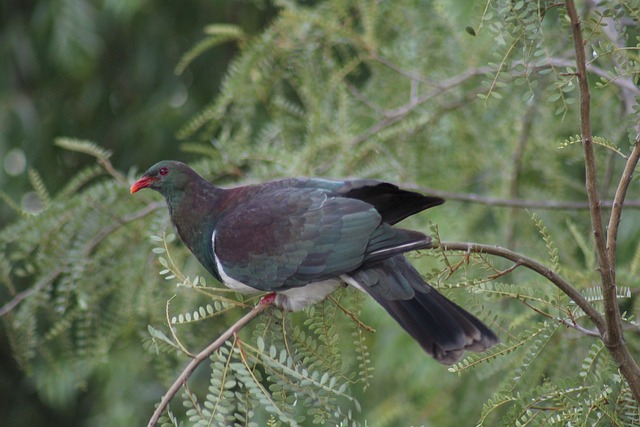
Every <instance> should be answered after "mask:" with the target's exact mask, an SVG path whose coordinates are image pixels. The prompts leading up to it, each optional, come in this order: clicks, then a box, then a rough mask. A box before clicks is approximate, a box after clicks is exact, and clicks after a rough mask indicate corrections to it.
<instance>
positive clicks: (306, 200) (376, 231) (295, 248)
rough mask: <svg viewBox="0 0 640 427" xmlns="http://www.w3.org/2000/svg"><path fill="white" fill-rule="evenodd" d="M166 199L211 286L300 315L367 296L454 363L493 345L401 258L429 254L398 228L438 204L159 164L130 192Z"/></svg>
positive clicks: (362, 188) (425, 240)
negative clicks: (338, 296)
mask: <svg viewBox="0 0 640 427" xmlns="http://www.w3.org/2000/svg"><path fill="white" fill-rule="evenodd" d="M143 188H151V189H153V190H156V191H158V192H159V193H160V194H162V195H163V196H164V198H165V199H166V201H167V205H168V207H169V213H170V216H171V220H172V221H173V224H174V225H175V227H176V229H177V231H178V234H179V235H180V238H181V239H182V241H183V242H184V243H185V244H186V245H187V247H188V248H189V249H190V250H191V252H192V253H193V254H194V255H195V257H196V258H197V259H198V261H200V263H201V264H202V265H203V266H204V267H205V268H206V269H207V271H209V273H211V274H212V275H213V276H215V277H216V278H217V279H218V280H219V281H221V282H222V283H224V284H225V285H226V286H228V287H229V288H231V289H235V290H237V291H240V292H272V293H275V304H276V305H277V306H279V307H281V308H283V309H285V310H300V309H303V308H305V307H307V306H309V305H311V304H314V303H316V302H318V301H321V300H323V299H324V298H325V297H326V296H327V295H329V294H330V293H331V292H333V291H334V290H336V289H337V288H338V287H339V286H340V285H341V284H343V283H346V284H349V285H352V286H354V287H355V288H357V289H359V290H361V291H363V292H365V293H367V294H369V295H371V296H372V297H373V298H374V299H375V300H376V301H377V302H378V303H379V304H380V305H381V306H382V307H383V308H384V309H385V310H386V311H387V312H388V313H389V314H390V315H391V316H392V317H393V318H394V319H395V320H396V321H397V322H398V323H399V324H400V326H402V327H403V328H404V329H405V330H406V331H407V332H408V333H409V334H410V335H411V336H412V337H413V338H414V339H415V340H416V341H417V342H418V343H419V344H420V345H421V346H422V348H423V349H424V350H425V351H426V352H427V353H428V354H430V355H432V356H433V357H434V358H435V359H436V360H438V361H439V362H441V363H445V364H452V363H455V362H456V361H457V360H459V359H460V357H461V356H462V353H463V352H464V351H465V350H471V351H478V352H480V351H484V350H485V349H487V348H488V347H490V346H491V345H493V344H495V343H497V342H498V338H497V337H496V335H495V334H494V333H493V332H492V331H491V330H490V329H489V328H488V327H486V326H485V325H484V324H483V323H482V322H481V321H480V320H478V319H477V318H476V317H474V316H473V315H471V314H470V313H468V312H467V311H465V310H464V309H462V308H461V307H459V306H458V305H456V304H455V303H453V302H451V301H449V300H448V299H447V298H445V297H444V296H443V295H441V294H440V293H439V292H438V291H436V290H435V289H434V288H432V287H431V286H429V285H428V284H427V283H425V281H424V280H423V279H422V277H421V276H420V274H419V273H418V272H417V271H416V270H415V269H414V268H413V266H412V265H411V264H410V263H409V262H408V261H407V259H406V258H405V257H404V256H403V253H405V252H408V251H412V250H416V249H424V248H429V247H431V238H430V237H428V236H426V235H424V234H423V233H420V232H418V231H412V230H406V229H402V228H396V227H393V225H394V224H396V223H397V222H399V221H401V220H403V219H405V218H406V217H408V216H410V215H413V214H415V213H418V212H420V211H422V210H425V209H428V208H430V207H433V206H437V205H440V204H442V203H443V202H444V200H442V199H440V198H437V197H429V196H423V195H422V194H419V193H415V192H411V191H405V190H401V189H400V188H398V187H397V186H395V185H393V184H389V183H386V182H381V181H375V180H348V181H331V180H325V179H306V178H291V179H282V180H277V181H271V182H266V183H263V184H257V185H247V186H242V187H236V188H231V189H222V188H218V187H216V186H214V185H213V184H211V183H210V182H208V181H207V180H205V179H204V178H203V177H201V176H200V175H198V174H197V173H196V172H195V171H194V170H192V169H191V168H189V167H188V166H187V165H185V164H184V163H180V162H177V161H161V162H159V163H157V164H155V165H154V166H152V167H151V168H149V170H147V171H146V172H145V173H144V175H142V177H141V178H140V179H139V180H138V181H137V182H135V183H134V184H133V185H132V186H131V193H135V192H137V191H139V190H141V189H143Z"/></svg>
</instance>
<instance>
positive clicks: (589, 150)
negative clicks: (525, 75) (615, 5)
mask: <svg viewBox="0 0 640 427" xmlns="http://www.w3.org/2000/svg"><path fill="white" fill-rule="evenodd" d="M565 7H566V9H567V14H568V15H569V20H570V22H571V33H572V35H573V46H574V50H575V54H576V66H577V67H576V71H577V73H576V74H577V77H578V88H579V91H580V128H581V133H582V146H583V149H584V162H585V175H586V176H585V182H586V189H587V196H588V198H589V206H590V207H589V212H590V214H591V215H590V216H591V227H592V229H593V236H594V240H595V246H596V253H597V255H598V269H599V271H600V277H601V279H602V299H603V304H604V319H605V323H606V330H605V332H606V333H603V334H602V341H603V342H604V344H605V346H606V347H607V349H608V350H609V352H610V353H611V356H612V357H613V358H614V360H615V361H616V363H617V365H618V367H619V369H620V372H621V374H622V375H623V376H624V378H625V379H626V381H627V383H628V384H629V387H630V388H631V392H632V393H633V395H634V398H635V400H636V401H637V402H638V403H640V368H639V367H638V364H637V363H636V362H635V360H634V359H633V356H632V355H631V353H630V352H629V348H628V347H627V345H626V343H625V342H624V337H623V332H622V322H621V316H620V308H619V307H618V298H617V295H616V278H615V270H614V265H615V262H614V260H613V259H612V258H611V257H610V255H611V254H615V248H611V247H608V246H607V244H608V243H613V244H615V240H616V238H615V235H614V236H611V235H609V237H608V238H606V237H605V234H604V226H603V220H602V211H601V207H600V200H599V197H598V187H597V175H596V161H595V153H594V148H593V135H592V132H591V117H590V114H591V113H590V108H591V101H590V94H589V81H588V76H587V67H586V58H585V46H584V41H583V39H582V29H581V23H580V18H579V17H578V12H577V10H576V6H575V3H574V1H573V0H566V3H565ZM636 151H637V146H636V147H635V148H634V150H633V153H634V154H635V155H636V156H637V153H636ZM636 163H637V159H636V160H635V161H634V162H632V163H631V164H630V163H629V161H627V165H626V167H625V176H623V177H622V179H621V181H620V184H619V185H618V190H619V191H617V192H616V198H615V200H616V201H617V202H618V206H617V207H616V204H615V203H614V207H613V211H612V215H611V220H612V221H614V227H615V229H616V230H617V222H618V221H619V218H620V212H621V209H622V202H623V201H624V197H625V194H626V189H627V187H628V182H627V179H626V173H627V172H631V173H632V172H633V169H634V168H635V165H636ZM610 224H611V223H610ZM602 332H603V331H602V330H601V333H602Z"/></svg>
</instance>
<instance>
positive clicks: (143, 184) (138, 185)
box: [129, 176, 158, 194]
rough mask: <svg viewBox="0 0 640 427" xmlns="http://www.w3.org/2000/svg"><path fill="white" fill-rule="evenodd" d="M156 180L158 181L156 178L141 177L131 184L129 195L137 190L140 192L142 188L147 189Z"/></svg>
mask: <svg viewBox="0 0 640 427" xmlns="http://www.w3.org/2000/svg"><path fill="white" fill-rule="evenodd" d="M157 180H158V179H157V178H152V177H150V176H143V177H142V178H140V179H139V180H137V181H136V182H134V183H133V185H132V186H131V189H130V190H129V191H130V192H131V194H133V193H135V192H137V191H139V190H142V189H143V188H147V187H148V186H150V185H151V184H153V183H154V182H156V181H157Z"/></svg>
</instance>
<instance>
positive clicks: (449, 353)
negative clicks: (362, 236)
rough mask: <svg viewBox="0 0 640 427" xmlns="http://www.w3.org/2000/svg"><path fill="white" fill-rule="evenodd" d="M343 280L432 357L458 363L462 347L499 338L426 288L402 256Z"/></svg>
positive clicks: (482, 344) (480, 348)
mask: <svg viewBox="0 0 640 427" xmlns="http://www.w3.org/2000/svg"><path fill="white" fill-rule="evenodd" d="M344 279H345V280H346V281H347V282H348V283H350V284H352V285H354V286H356V287H358V288H360V289H361V290H363V291H365V292H366V293H368V294H369V295H371V296H372V297H373V298H374V299H375V300H376V301H377V302H378V303H379V304H380V305H381V306H382V307H384V309H385V310H387V312H388V313H389V314H390V315H391V316H392V317H393V318H394V319H395V320H396V322H398V323H399V324H400V326H402V327H403V328H404V330H406V331H407V332H408V333H409V335H411V336H412V337H413V338H414V339H415V340H416V341H417V342H418V343H419V344H420V345H421V346H422V348H423V349H424V350H425V351H426V352H427V353H428V354H430V355H432V356H433V357H434V358H435V359H436V360H438V361H439V362H441V363H445V364H448V365H450V364H453V363H455V362H457V361H458V360H459V359H460V358H461V357H462V354H463V353H464V351H465V350H470V351H476V352H480V351H484V350H486V349H487V348H489V347H490V346H492V345H493V344H496V343H497V342H498V341H499V340H498V337H497V336H496V335H495V334H494V333H493V332H492V331H491V330H490V329H489V328H488V327H487V326H485V325H484V324H483V323H482V322H481V321H480V320H478V319H477V318H476V317H475V316H473V315H472V314H471V313H469V312H467V311H465V310H464V309H463V308H461V307H460V306H458V305H457V304H455V303H454V302H452V301H449V300H448V299H447V298H445V297H444V296H443V295H442V294H440V293H439V292H438V291H436V290H435V289H434V288H432V287H431V286H429V285H428V284H427V283H426V282H425V281H424V280H423V279H422V277H420V274H419V273H418V272H417V271H416V270H415V268H413V266H412V265H411V264H409V262H408V261H407V260H406V259H405V258H404V256H402V255H396V256H394V257H392V258H389V259H387V260H385V261H383V262H380V263H378V264H375V265H374V266H372V267H369V268H366V269H364V270H359V271H356V272H354V273H351V274H349V275H348V276H346V277H344Z"/></svg>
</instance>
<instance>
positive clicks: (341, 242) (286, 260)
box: [213, 188, 426, 291]
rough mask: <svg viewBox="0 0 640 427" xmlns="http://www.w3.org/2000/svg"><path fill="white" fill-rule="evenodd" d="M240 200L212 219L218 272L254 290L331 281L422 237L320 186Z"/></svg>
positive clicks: (271, 191) (261, 193)
mask: <svg viewBox="0 0 640 427" xmlns="http://www.w3.org/2000/svg"><path fill="white" fill-rule="evenodd" d="M245 197H250V198H249V199H248V200H246V201H245V202H244V203H239V204H238V206H242V208H237V209H234V210H232V211H230V212H227V213H226V214H225V216H224V218H223V219H221V220H220V222H219V223H218V224H217V226H216V232H215V235H214V241H213V249H214V255H215V258H216V262H217V264H218V268H221V269H222V270H223V273H224V274H223V276H224V275H226V276H228V277H230V278H232V279H234V280H236V281H238V282H240V283H242V284H245V285H247V286H250V287H252V288H255V289H260V290H264V291H276V290H284V289H288V288H292V287H298V286H304V285H306V284H308V283H311V282H317V281H322V280H326V279H330V278H335V277H337V276H339V275H341V274H344V273H348V272H351V271H354V270H356V269H357V268H359V267H360V266H361V265H362V263H363V261H367V260H369V259H373V260H375V259H376V258H385V259H386V258H388V257H389V256H392V255H393V254H394V252H393V248H394V247H398V248H399V249H398V250H399V251H406V250H411V249H415V248H413V247H412V248H408V247H407V245H409V246H410V245H411V242H414V241H421V242H424V239H426V236H424V235H423V234H421V233H417V232H408V231H406V230H400V229H394V228H392V227H390V226H389V225H388V224H385V223H384V222H382V219H381V215H380V214H379V213H378V212H377V211H376V209H375V208H374V207H373V206H372V205H370V204H368V203H365V202H363V201H360V200H356V199H350V198H344V197H341V196H340V195H339V194H336V193H335V192H332V191H327V190H324V189H317V188H316V189H311V188H275V189H273V188H272V189H269V190H268V191H266V190H263V191H256V192H254V194H249V195H247V196H245ZM421 247H424V243H421ZM367 262H369V261H367Z"/></svg>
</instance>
